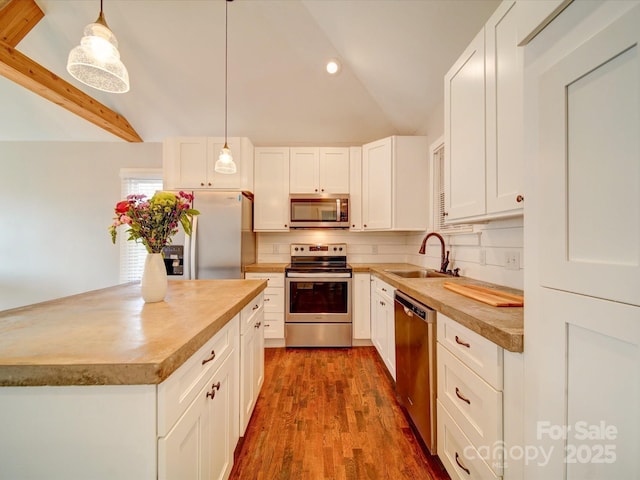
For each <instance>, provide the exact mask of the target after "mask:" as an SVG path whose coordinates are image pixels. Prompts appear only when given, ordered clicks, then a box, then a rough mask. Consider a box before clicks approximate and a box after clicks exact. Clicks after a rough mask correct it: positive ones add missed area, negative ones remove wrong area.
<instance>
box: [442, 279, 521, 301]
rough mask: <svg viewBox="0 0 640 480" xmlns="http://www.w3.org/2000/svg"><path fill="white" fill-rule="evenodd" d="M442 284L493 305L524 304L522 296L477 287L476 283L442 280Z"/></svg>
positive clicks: (461, 293) (448, 288)
mask: <svg viewBox="0 0 640 480" xmlns="http://www.w3.org/2000/svg"><path fill="white" fill-rule="evenodd" d="M443 285H444V288H446V289H447V290H451V291H452V292H456V293H459V294H460V295H464V296H465V297H469V298H472V299H474V300H478V301H479V302H483V303H486V304H488V305H491V306H494V307H522V306H523V305H524V297H521V296H519V295H513V294H510V293H507V292H503V291H502V290H494V289H489V288H484V287H478V286H477V285H461V284H459V283H451V282H444V284H443Z"/></svg>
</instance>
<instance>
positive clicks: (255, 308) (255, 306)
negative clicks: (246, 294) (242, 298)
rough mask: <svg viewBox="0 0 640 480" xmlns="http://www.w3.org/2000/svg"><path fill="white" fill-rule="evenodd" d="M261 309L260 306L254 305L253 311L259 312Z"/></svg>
mask: <svg viewBox="0 0 640 480" xmlns="http://www.w3.org/2000/svg"><path fill="white" fill-rule="evenodd" d="M259 308H260V305H254V306H253V308H252V309H251V310H257V309H259Z"/></svg>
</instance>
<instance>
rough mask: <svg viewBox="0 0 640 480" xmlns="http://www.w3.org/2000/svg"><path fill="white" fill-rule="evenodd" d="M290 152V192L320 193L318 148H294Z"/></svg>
mask: <svg viewBox="0 0 640 480" xmlns="http://www.w3.org/2000/svg"><path fill="white" fill-rule="evenodd" d="M289 152H290V153H289V155H290V158H289V191H290V192H291V193H319V184H320V169H319V158H320V154H319V150H318V149H317V148H316V147H298V148H293V147H292V148H290V149H289Z"/></svg>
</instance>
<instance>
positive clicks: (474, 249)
mask: <svg viewBox="0 0 640 480" xmlns="http://www.w3.org/2000/svg"><path fill="white" fill-rule="evenodd" d="M424 236H425V233H403V232H375V233H374V232H349V231H335V230H297V231H291V232H288V233H259V234H258V236H257V237H258V258H257V261H258V263H288V262H289V260H290V253H289V245H290V244H291V243H346V244H347V259H348V261H349V262H350V263H405V262H406V263H412V264H415V265H420V266H423V267H428V268H435V269H439V268H440V243H439V242H438V241H437V239H435V238H431V239H429V243H428V245H427V251H426V254H425V255H420V254H419V253H418V250H419V249H420V244H421V243H422V239H423V238H424ZM444 239H445V245H446V249H447V250H449V251H450V253H449V261H450V264H449V268H450V269H453V268H460V275H464V276H467V277H472V278H475V279H478V280H484V281H487V282H492V283H496V284H499V285H505V286H509V287H513V288H519V289H522V288H523V285H524V281H523V277H524V263H523V228H522V218H516V219H509V220H497V221H493V222H488V223H486V224H479V225H475V226H474V232H473V233H464V234H457V235H445V236H444ZM507 256H509V257H511V258H512V259H513V258H515V260H516V261H515V264H514V265H513V267H510V268H506V267H505V263H506V262H505V260H506V257H507ZM512 268H513V269H512Z"/></svg>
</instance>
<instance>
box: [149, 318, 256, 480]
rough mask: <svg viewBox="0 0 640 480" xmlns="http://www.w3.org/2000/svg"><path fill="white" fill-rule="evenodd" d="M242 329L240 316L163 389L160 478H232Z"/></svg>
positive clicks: (163, 384) (160, 415)
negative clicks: (230, 475) (240, 334)
mask: <svg viewBox="0 0 640 480" xmlns="http://www.w3.org/2000/svg"><path fill="white" fill-rule="evenodd" d="M245 308H246V307H245ZM239 327H240V315H237V316H236V318H234V319H233V320H232V321H231V322H229V323H228V324H227V325H226V326H225V327H224V328H223V329H222V330H220V331H219V332H218V333H217V334H216V335H215V336H214V337H213V338H212V339H211V340H209V342H207V344H205V345H204V346H203V347H202V348H201V349H200V350H198V352H196V353H195V354H194V355H193V356H192V357H191V358H190V359H189V360H187V362H185V363H184V364H183V365H182V366H181V367H180V368H178V370H176V371H175V372H174V373H173V374H172V375H171V376H170V377H169V378H168V379H167V380H165V381H164V382H162V383H161V384H160V385H159V386H158V437H159V438H158V479H167V480H169V479H175V478H212V479H226V478H228V477H229V474H230V473H231V469H232V467H233V451H234V449H235V446H236V444H237V442H238V438H239V432H238V410H239V408H238V405H239V402H238V389H239V385H238V380H239V378H242V376H243V374H244V371H242V370H241V371H240V375H239V371H238V364H239V358H240V345H239V344H238V337H239Z"/></svg>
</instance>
